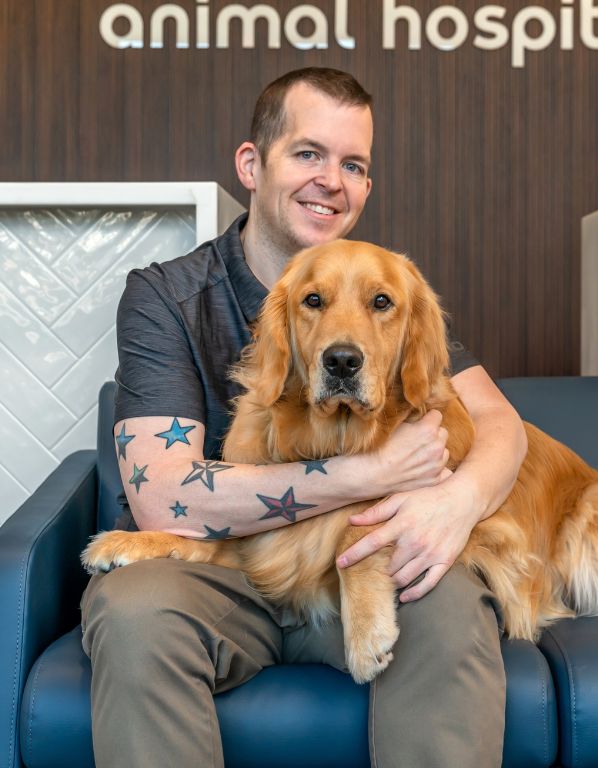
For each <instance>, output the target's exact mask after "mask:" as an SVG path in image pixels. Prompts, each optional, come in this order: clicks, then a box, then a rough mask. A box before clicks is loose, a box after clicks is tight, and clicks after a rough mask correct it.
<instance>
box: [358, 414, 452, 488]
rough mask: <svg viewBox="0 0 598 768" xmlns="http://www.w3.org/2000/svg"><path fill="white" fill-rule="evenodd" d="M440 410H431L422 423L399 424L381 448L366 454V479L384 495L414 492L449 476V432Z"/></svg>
mask: <svg viewBox="0 0 598 768" xmlns="http://www.w3.org/2000/svg"><path fill="white" fill-rule="evenodd" d="M441 422H442V414H441V413H440V411H436V410H432V411H429V412H428V413H427V414H426V415H425V416H424V417H423V418H421V419H420V420H419V421H416V422H412V423H407V422H404V423H402V424H400V425H399V426H398V427H397V428H396V429H395V430H394V431H393V432H392V433H391V434H390V436H389V438H388V440H387V441H386V442H385V443H384V445H383V446H382V448H380V449H379V450H378V451H375V452H372V453H371V454H367V456H368V464H369V469H368V470H367V477H368V478H369V479H370V480H371V481H372V483H373V486H374V488H376V490H378V489H379V490H380V491H381V492H380V495H381V496H387V495H388V494H391V493H397V492H404V491H413V490H416V489H417V488H424V487H426V486H429V485H434V484H436V483H439V482H440V481H441V480H443V479H444V478H445V477H446V474H447V471H445V467H446V463H447V461H448V458H449V453H448V450H447V448H446V441H447V438H448V432H447V431H446V429H445V428H444V427H442V426H440V424H441Z"/></svg>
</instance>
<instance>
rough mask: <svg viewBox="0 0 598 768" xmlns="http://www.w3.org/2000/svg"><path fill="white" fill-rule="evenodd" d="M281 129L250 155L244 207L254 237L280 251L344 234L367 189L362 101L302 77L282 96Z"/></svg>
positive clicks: (368, 135) (368, 122) (368, 121)
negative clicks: (347, 101) (337, 96)
mask: <svg viewBox="0 0 598 768" xmlns="http://www.w3.org/2000/svg"><path fill="white" fill-rule="evenodd" d="M285 107H286V124H285V131H284V133H283V135H282V136H281V137H280V138H278V139H277V140H276V141H275V142H274V143H273V144H272V145H271V147H270V150H269V153H268V156H267V160H266V164H265V165H263V164H262V163H261V162H260V158H259V157H258V158H257V159H256V167H255V172H254V179H255V190H254V196H253V199H252V207H251V213H252V215H253V216H254V217H255V218H254V223H255V226H256V229H257V231H258V233H259V235H258V236H259V238H260V239H263V241H265V242H269V243H270V244H271V245H272V246H274V248H276V249H277V250H278V251H279V252H281V253H282V254H285V255H288V256H290V255H292V254H294V253H295V252H296V251H298V250H301V249H302V248H307V247H309V246H312V245H318V244H320V243H325V242H329V241H331V240H335V239H336V238H339V237H345V236H346V235H347V233H348V232H350V231H351V229H352V228H353V227H354V226H355V223H356V222H357V219H358V218H359V215H360V214H361V211H362V210H363V207H364V205H365V201H366V198H367V196H368V194H369V191H370V188H371V180H370V179H369V177H368V170H369V165H370V150H371V146H372V135H373V125H372V115H371V111H370V109H369V107H361V106H347V105H344V104H340V103H339V102H337V101H335V100H334V99H332V98H330V97H328V96H326V95H324V94H322V93H320V92H319V91H317V90H315V89H313V88H311V87H310V86H307V85H305V84H303V83H301V84H298V85H296V86H294V87H293V88H292V89H291V90H290V91H289V92H288V93H287V96H286V101H285Z"/></svg>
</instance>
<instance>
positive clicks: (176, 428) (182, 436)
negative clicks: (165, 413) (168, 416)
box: [154, 416, 195, 450]
mask: <svg viewBox="0 0 598 768" xmlns="http://www.w3.org/2000/svg"><path fill="white" fill-rule="evenodd" d="M192 429H195V426H192V427H182V426H181V425H180V424H179V420H178V419H177V418H176V416H175V418H174V419H173V420H172V424H171V425H170V429H168V430H167V431H166V432H158V434H157V435H154V437H161V438H163V439H164V440H166V445H165V448H166V450H168V449H169V448H170V446H171V445H174V444H175V443H177V442H178V443H185V444H186V445H191V443H190V442H189V440H188V439H187V432H190V431H191V430H192Z"/></svg>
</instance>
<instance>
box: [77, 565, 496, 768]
mask: <svg viewBox="0 0 598 768" xmlns="http://www.w3.org/2000/svg"><path fill="white" fill-rule="evenodd" d="M497 610H498V609H497V606H496V604H495V600H494V597H493V595H492V593H490V592H489V591H488V589H487V588H486V587H485V586H484V585H483V584H482V583H481V582H480V581H479V580H478V579H477V578H476V577H474V576H472V575H471V574H469V573H467V572H466V571H465V569H464V568H463V567H462V566H460V565H457V566H454V567H453V568H452V569H451V570H450V571H449V572H448V573H447V575H446V576H445V577H444V578H443V579H442V581H441V582H440V584H439V585H438V586H437V587H436V588H435V589H434V590H433V591H432V592H431V593H430V594H428V595H426V596H425V597H423V598H422V599H421V600H419V601H417V602H414V603H407V604H404V605H402V606H401V607H400V608H399V614H398V615H399V622H400V626H401V634H400V637H399V641H398V643H397V647H396V649H395V659H394V661H393V662H392V663H391V665H390V666H389V667H388V668H387V669H386V670H385V671H384V672H383V673H382V674H381V675H380V676H379V677H378V678H377V679H376V680H375V681H374V682H373V683H372V684H371V687H370V718H369V720H370V722H369V734H370V756H371V764H372V766H375V768H392V767H394V766H396V767H397V768H441V766H442V768H498V766H500V765H501V759H502V742H503V730H504V707H505V680H504V669H503V664H502V657H501V653H500V644H499V630H498V625H497V613H496V611H497ZM82 612H83V617H82V619H83V621H82V624H83V647H84V649H85V652H86V653H87V654H88V656H89V657H90V659H91V662H92V668H93V677H92V692H91V695H92V722H93V744H94V753H95V759H96V766H97V768H164V766H177V768H220V767H221V766H223V757H222V745H221V741H220V732H219V728H218V721H217V718H216V710H215V707H214V702H213V699H212V694H213V693H218V692H220V691H225V690H227V689H229V688H233V687H235V686H237V685H240V684H241V683H243V682H245V681H246V680H249V679H250V678H251V677H253V676H254V675H255V674H257V673H258V672H259V671H260V670H261V669H262V668H264V667H267V666H269V665H271V664H278V663H281V662H284V663H293V662H323V663H325V664H330V665H332V666H333V667H336V668H337V669H342V670H346V667H345V661H344V653H343V639H342V629H341V627H340V624H339V623H338V622H337V623H333V624H330V625H328V626H326V627H325V628H323V629H319V630H318V629H315V628H314V627H312V626H307V625H305V624H303V623H301V622H300V621H298V620H297V619H296V618H295V617H294V616H293V615H292V614H291V613H290V612H289V611H288V610H277V609H276V608H274V607H273V606H271V605H270V604H269V603H268V602H267V601H265V600H264V599H263V598H262V597H261V596H260V595H259V594H257V593H256V592H255V590H253V589H252V588H251V587H250V586H249V585H248V584H247V582H246V580H245V578H244V576H243V575H242V574H241V573H239V572H237V571H233V570H229V569H227V568H222V567H219V566H210V565H201V564H196V563H186V562H182V561H180V560H148V561H144V562H140V563H135V564H133V565H128V566H125V567H123V568H118V569H116V570H114V571H111V572H110V573H108V574H106V575H103V576H95V577H93V578H92V579H91V581H90V583H89V586H88V588H87V590H86V592H85V594H84V596H83V600H82ZM281 768H282V766H281ZM306 768H308V767H307V766H306Z"/></svg>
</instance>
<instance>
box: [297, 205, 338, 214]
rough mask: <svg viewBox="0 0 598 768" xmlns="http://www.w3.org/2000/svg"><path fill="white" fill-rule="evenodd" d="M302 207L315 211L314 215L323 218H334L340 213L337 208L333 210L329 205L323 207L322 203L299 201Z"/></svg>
mask: <svg viewBox="0 0 598 768" xmlns="http://www.w3.org/2000/svg"><path fill="white" fill-rule="evenodd" d="M299 203H300V205H302V206H303V207H304V208H307V209H308V210H309V211H313V212H314V213H319V214H320V215H322V216H333V215H334V214H335V213H338V211H337V210H336V209H335V208H331V207H330V206H328V205H323V204H322V203H312V202H307V201H305V202H303V201H299Z"/></svg>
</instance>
